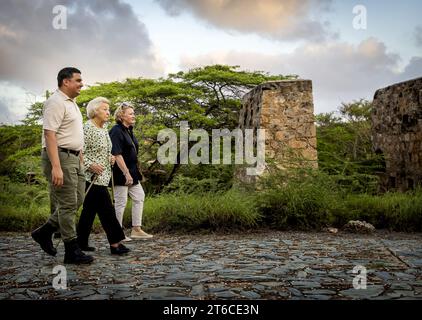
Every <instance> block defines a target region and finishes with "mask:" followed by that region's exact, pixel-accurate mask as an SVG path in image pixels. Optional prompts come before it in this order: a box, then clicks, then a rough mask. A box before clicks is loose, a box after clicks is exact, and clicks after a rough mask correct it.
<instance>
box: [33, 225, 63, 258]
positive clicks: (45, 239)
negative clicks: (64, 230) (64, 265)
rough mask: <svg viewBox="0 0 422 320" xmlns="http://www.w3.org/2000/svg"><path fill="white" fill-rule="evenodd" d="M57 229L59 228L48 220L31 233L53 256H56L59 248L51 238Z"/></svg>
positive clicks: (42, 247)
mask: <svg viewBox="0 0 422 320" xmlns="http://www.w3.org/2000/svg"><path fill="white" fill-rule="evenodd" d="M56 230H57V228H55V227H53V226H52V225H51V224H50V223H48V222H47V223H45V224H43V225H42V226H41V227H39V228H38V229H35V230H34V231H32V233H31V236H32V239H34V240H35V241H36V242H38V243H39V245H40V246H41V249H43V250H44V251H45V252H46V253H48V254H49V255H51V256H55V255H56V254H57V250H56V248H54V246H53V241H52V240H51V237H52V236H53V233H54V232H55V231H56Z"/></svg>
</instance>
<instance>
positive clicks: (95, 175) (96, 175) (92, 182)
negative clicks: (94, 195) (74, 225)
mask: <svg viewBox="0 0 422 320" xmlns="http://www.w3.org/2000/svg"><path fill="white" fill-rule="evenodd" d="M97 178H98V174H94V179H92V181H91V184H90V185H89V187H88V189H86V191H85V197H86V195H87V194H88V192H89V190H90V189H91V187H92V185H93V184H94V182H95V181H97ZM61 240H62V239H61V238H60V239H59V241H58V242H57V245H56V250H57V248H58V247H59V244H60V241H61Z"/></svg>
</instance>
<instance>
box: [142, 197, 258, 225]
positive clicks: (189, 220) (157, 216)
mask: <svg viewBox="0 0 422 320" xmlns="http://www.w3.org/2000/svg"><path fill="white" fill-rule="evenodd" d="M144 217H145V218H144V221H145V227H146V228H147V229H149V230H155V231H157V230H160V231H174V230H180V231H192V230H199V229H211V230H230V229H232V230H233V229H244V228H252V227H256V226H257V224H258V221H259V218H260V215H259V214H258V212H257V210H256V208H255V206H254V202H253V197H251V196H249V195H246V194H243V193H240V192H239V191H236V190H230V191H228V192H226V193H219V194H209V193H208V194H202V195H199V194H181V193H179V194H165V195H164V194H163V195H160V196H156V197H152V198H148V199H147V200H146V202H145V207H144Z"/></svg>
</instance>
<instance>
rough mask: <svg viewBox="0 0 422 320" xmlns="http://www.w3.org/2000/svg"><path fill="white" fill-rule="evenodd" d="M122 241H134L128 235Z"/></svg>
mask: <svg viewBox="0 0 422 320" xmlns="http://www.w3.org/2000/svg"><path fill="white" fill-rule="evenodd" d="M122 241H124V242H129V241H132V238H129V237H128V236H125V238H124V239H123V240H122Z"/></svg>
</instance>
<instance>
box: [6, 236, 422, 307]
mask: <svg viewBox="0 0 422 320" xmlns="http://www.w3.org/2000/svg"><path fill="white" fill-rule="evenodd" d="M57 242H58V240H57V239H56V240H55V244H57ZM421 244H422V234H403V233H387V232H377V233H376V234H375V235H371V236H366V235H353V234H346V233H339V234H336V235H334V234H329V233H299V232H274V231H270V232H259V233H247V234H229V235H228V234H225V235H219V234H211V235H183V236H178V235H168V234H159V235H155V237H154V239H152V240H147V241H136V242H135V241H133V242H129V243H128V244H127V246H128V247H129V248H130V249H131V250H132V251H131V252H130V253H129V254H127V255H125V256H112V255H110V251H109V247H108V244H107V241H106V237H105V235H104V234H96V235H92V236H91V245H94V246H96V248H97V251H96V252H94V254H93V255H94V257H95V259H96V260H95V261H94V263H93V264H92V265H83V266H75V265H65V266H66V271H67V289H64V290H63V289H62V290H56V289H54V288H53V286H52V283H53V279H54V277H56V276H57V274H53V273H52V272H53V268H54V267H55V266H57V265H63V251H64V248H63V243H60V244H59V247H58V251H59V253H58V255H57V257H50V256H48V255H46V254H44V253H43V252H42V251H41V249H40V248H39V246H38V245H37V244H36V243H35V242H33V241H32V239H31V237H30V235H29V234H10V233H9V234H6V233H2V234H0V259H1V269H0V299H88V300H90V299H92V300H93V299H132V300H133V299H135V300H138V299H174V300H176V299H295V300H297V299H317V300H322V299H421V298H422V246H421ZM358 265H360V266H363V267H365V268H366V271H367V283H366V285H367V287H366V289H354V287H353V280H354V279H356V278H355V277H356V276H358V273H354V272H353V268H354V267H355V266H358ZM61 274H63V273H61ZM360 275H363V274H362V273H360ZM360 284H363V283H362V282H360Z"/></svg>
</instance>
